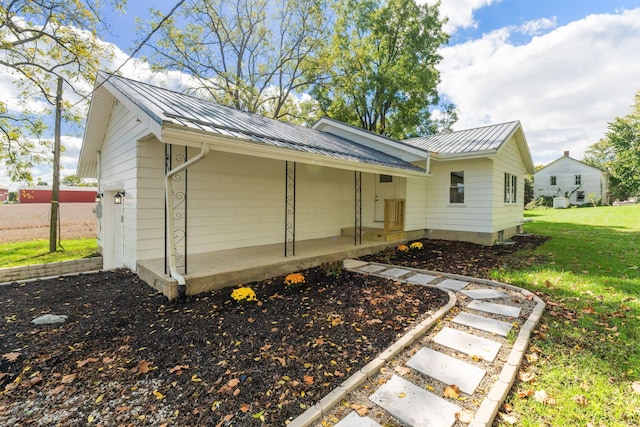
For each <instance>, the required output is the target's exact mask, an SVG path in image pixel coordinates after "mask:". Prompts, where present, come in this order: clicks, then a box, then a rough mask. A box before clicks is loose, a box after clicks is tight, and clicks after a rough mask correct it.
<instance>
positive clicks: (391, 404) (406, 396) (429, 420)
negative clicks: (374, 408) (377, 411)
mask: <svg viewBox="0 0 640 427" xmlns="http://www.w3.org/2000/svg"><path fill="white" fill-rule="evenodd" d="M369 400H371V401H372V402H374V403H376V404H377V405H380V406H381V407H382V408H383V409H384V410H386V411H387V412H389V413H390V414H391V415H393V416H394V417H396V418H397V419H399V420H400V421H401V422H403V423H404V424H406V425H409V426H420V427H430V426H433V427H451V426H453V424H454V423H455V422H456V413H457V412H460V411H461V410H462V409H461V408H460V407H459V406H458V405H455V404H453V403H451V402H449V401H447V400H445V399H443V398H441V397H438V396H436V395H435V394H433V393H431V392H429V391H427V390H424V389H422V388H420V387H418V386H417V385H415V384H413V383H411V382H409V381H407V380H405V379H402V378H400V377H399V376H397V375H394V376H393V377H391V379H390V380H389V381H387V382H386V383H385V384H383V385H382V386H380V388H379V389H378V390H376V392H375V393H373V394H372V395H371V396H370V397H369Z"/></svg>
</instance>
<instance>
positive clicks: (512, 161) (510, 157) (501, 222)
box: [493, 137, 525, 232]
mask: <svg viewBox="0 0 640 427" xmlns="http://www.w3.org/2000/svg"><path fill="white" fill-rule="evenodd" d="M505 173H510V174H512V175H515V176H516V177H517V178H518V186H517V190H516V203H515V204H513V203H504V184H505V183H504V174H505ZM524 173H525V165H524V162H523V160H522V155H521V154H520V150H519V149H518V145H517V143H516V140H515V138H514V137H511V139H509V141H507V142H506V143H505V145H504V146H503V148H502V150H500V152H499V153H498V155H497V156H496V157H495V159H494V168H493V188H494V191H495V195H496V197H495V199H494V208H493V212H494V213H493V231H494V232H497V231H501V230H506V229H509V228H512V227H516V226H517V225H519V224H520V221H521V220H522V218H523V217H524Z"/></svg>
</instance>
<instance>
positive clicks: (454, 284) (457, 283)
mask: <svg viewBox="0 0 640 427" xmlns="http://www.w3.org/2000/svg"><path fill="white" fill-rule="evenodd" d="M468 284H469V282H463V281H462V280H455V279H444V280H443V281H442V282H440V283H438V284H437V285H436V286H438V287H440V288H445V289H449V290H451V291H459V290H460V289H463V288H464V287H465V286H467V285H468Z"/></svg>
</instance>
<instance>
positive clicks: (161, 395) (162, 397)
mask: <svg viewBox="0 0 640 427" xmlns="http://www.w3.org/2000/svg"><path fill="white" fill-rule="evenodd" d="M153 395H154V396H155V397H156V399H158V400H162V399H164V398H165V397H167V396H165V395H164V394H162V393H160V392H159V391H158V390H153Z"/></svg>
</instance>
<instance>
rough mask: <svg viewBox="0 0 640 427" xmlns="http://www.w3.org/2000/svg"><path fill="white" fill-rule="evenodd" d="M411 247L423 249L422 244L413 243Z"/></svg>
mask: <svg viewBox="0 0 640 427" xmlns="http://www.w3.org/2000/svg"><path fill="white" fill-rule="evenodd" d="M409 247H410V248H411V249H422V243H420V242H413V243H412V244H411V245H409Z"/></svg>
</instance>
